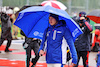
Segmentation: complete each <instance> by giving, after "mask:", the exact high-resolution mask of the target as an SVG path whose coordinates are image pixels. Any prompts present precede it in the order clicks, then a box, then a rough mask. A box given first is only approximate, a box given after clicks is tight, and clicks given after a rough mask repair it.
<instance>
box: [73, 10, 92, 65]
mask: <svg viewBox="0 0 100 67" xmlns="http://www.w3.org/2000/svg"><path fill="white" fill-rule="evenodd" d="M75 21H76V23H78V24H79V26H80V28H81V29H82V31H83V34H81V35H80V36H78V38H77V39H76V40H75V43H74V44H75V47H76V51H77V55H78V62H77V65H76V67H78V63H79V60H80V57H82V59H83V65H84V67H88V58H89V52H90V50H91V49H90V32H91V31H92V30H93V28H92V26H91V25H90V24H89V23H90V19H89V18H88V17H86V13H85V12H84V11H82V12H80V13H79V18H77V20H75Z"/></svg>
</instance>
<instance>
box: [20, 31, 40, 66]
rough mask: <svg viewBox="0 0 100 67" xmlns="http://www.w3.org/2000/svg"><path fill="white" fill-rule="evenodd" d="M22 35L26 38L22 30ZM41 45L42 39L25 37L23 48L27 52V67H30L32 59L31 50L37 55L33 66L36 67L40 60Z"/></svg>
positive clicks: (33, 59)
mask: <svg viewBox="0 0 100 67" xmlns="http://www.w3.org/2000/svg"><path fill="white" fill-rule="evenodd" d="M20 33H21V35H23V36H25V34H24V32H23V31H22V30H21V32H20ZM40 43H41V41H40V39H36V38H28V37H26V36H25V42H24V43H23V48H24V49H25V50H26V67H29V66H30V58H31V50H33V51H34V53H35V58H32V60H31V62H32V66H31V67H35V65H36V63H37V61H38V59H39V57H40V56H39V53H38V50H39V44H40Z"/></svg>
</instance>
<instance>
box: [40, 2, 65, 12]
mask: <svg viewBox="0 0 100 67" xmlns="http://www.w3.org/2000/svg"><path fill="white" fill-rule="evenodd" d="M41 5H42V6H47V5H49V6H52V7H54V8H57V9H62V10H66V9H67V7H66V6H65V5H64V4H62V3H61V2H59V1H43V2H42V3H41Z"/></svg>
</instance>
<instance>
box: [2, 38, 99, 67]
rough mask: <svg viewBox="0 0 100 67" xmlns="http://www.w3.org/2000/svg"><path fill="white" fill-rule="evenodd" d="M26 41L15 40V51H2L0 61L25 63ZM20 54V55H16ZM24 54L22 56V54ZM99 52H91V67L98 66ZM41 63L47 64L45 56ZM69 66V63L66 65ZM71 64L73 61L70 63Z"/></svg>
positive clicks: (41, 58) (13, 47)
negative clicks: (96, 59)
mask: <svg viewBox="0 0 100 67" xmlns="http://www.w3.org/2000/svg"><path fill="white" fill-rule="evenodd" d="M23 42H24V40H13V41H12V43H11V46H10V49H13V50H12V52H8V53H6V52H4V51H1V53H0V59H8V60H21V61H25V60H26V55H25V54H23V53H25V50H24V49H23V47H22V43H23ZM6 43H7V41H4V43H3V45H6ZM16 53H19V54H16ZM20 53H22V54H20ZM96 55H97V52H90V54H89V66H93V67H95V66H96V61H95V58H96ZM32 57H35V55H32ZM38 62H39V63H45V62H46V61H45V56H42V57H40V59H39V60H38ZM66 64H68V63H66ZM69 64H71V60H70V61H69ZM79 65H83V62H82V59H81V60H80V62H79ZM0 67H9V66H0Z"/></svg>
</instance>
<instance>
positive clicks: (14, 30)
mask: <svg viewBox="0 0 100 67" xmlns="http://www.w3.org/2000/svg"><path fill="white" fill-rule="evenodd" d="M11 18H12V19H13V22H12V23H14V22H15V20H16V18H15V14H12V16H11ZM18 29H19V28H18V27H17V26H15V25H12V37H13V39H18V38H17V35H18Z"/></svg>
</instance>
